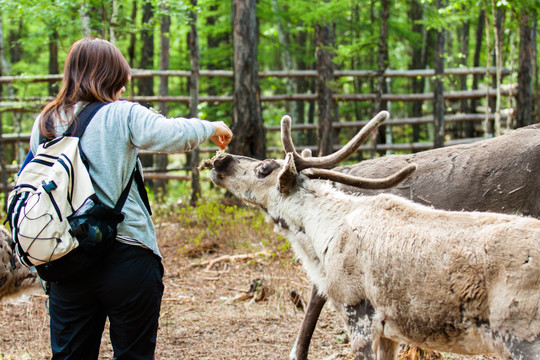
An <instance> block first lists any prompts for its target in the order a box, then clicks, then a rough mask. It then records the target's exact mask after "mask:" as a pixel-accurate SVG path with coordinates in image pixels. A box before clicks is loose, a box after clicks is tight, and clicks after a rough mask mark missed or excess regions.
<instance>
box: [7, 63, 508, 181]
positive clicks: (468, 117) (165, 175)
mask: <svg viewBox="0 0 540 360" xmlns="http://www.w3.org/2000/svg"><path fill="white" fill-rule="evenodd" d="M495 74H496V68H495V67H492V68H489V69H486V68H481V67H474V68H448V69H445V71H444V76H446V77H448V76H484V77H485V76H494V75H495ZM509 74H511V71H510V70H509V69H506V68H505V69H503V76H504V75H509ZM192 75H193V74H192V72H191V71H182V70H167V71H162V70H141V69H133V70H132V74H131V77H132V79H142V78H150V77H162V78H163V77H180V78H189V77H191V76H192ZM198 75H199V77H207V78H228V79H233V77H234V73H233V71H229V70H201V71H200V72H199V73H198ZM317 76H318V74H317V71H316V70H295V71H263V72H259V78H289V79H292V78H315V77H317ZM334 76H335V77H350V78H378V77H384V78H418V77H422V78H432V77H434V76H435V71H434V70H432V69H419V70H392V69H388V70H386V71H385V72H383V73H380V72H378V71H375V70H337V71H334ZM60 81H62V75H61V74H54V75H19V76H0V85H1V84H12V83H25V82H26V83H47V82H48V83H52V82H60ZM499 94H500V95H501V96H506V97H512V96H515V95H516V94H517V92H516V89H515V88H514V87H508V86H506V87H504V88H502V89H501V90H500V93H499ZM443 96H444V99H445V100H449V101H461V100H466V99H480V98H485V99H487V98H495V97H496V96H497V91H496V90H495V89H492V88H485V89H477V90H461V91H458V90H453V91H447V92H444V95H443ZM197 99H198V102H200V103H204V102H207V103H232V102H233V96H200V95H199V96H198V97H197ZM333 99H334V100H336V101H337V102H362V101H364V102H368V101H369V102H374V101H376V100H378V99H380V100H382V101H388V102H414V101H418V102H425V101H432V100H433V99H434V93H432V92H424V93H413V94H392V93H389V94H381V95H380V97H379V98H378V95H377V94H372V93H371V94H370V93H368V94H339V93H335V94H333ZM51 100H53V98H52V97H49V96H44V97H38V96H32V97H23V96H4V97H0V113H8V112H9V113H29V112H37V111H39V109H41V108H42V107H43V105H44V104H45V103H46V102H49V101H51ZM129 100H132V101H136V102H141V103H190V102H191V101H192V98H191V97H190V96H173V95H167V96H133V97H131V98H130V99H129ZM260 100H261V102H279V101H309V102H316V101H317V94H312V93H310V94H273V95H261V97H260ZM494 118H495V115H494V114H485V113H484V114H483V113H480V114H445V116H444V122H445V123H447V124H451V123H460V122H473V123H474V122H485V121H486V120H489V121H493V120H494ZM509 119H510V118H509V116H508V115H506V114H501V120H506V121H509ZM433 122H434V117H433V116H423V117H412V118H401V119H400V118H396V119H391V120H388V121H387V122H385V124H384V125H385V126H387V127H388V128H391V127H392V126H413V125H427V124H433ZM366 124H367V121H348V122H336V123H333V124H332V126H333V128H334V129H348V128H358V129H359V128H361V127H363V126H365V125H366ZM265 129H266V131H267V132H276V131H277V132H279V131H280V126H278V125H275V126H274V125H266V126H265ZM291 130H292V131H316V130H317V124H307V123H306V124H292V127H291ZM481 139H483V138H465V139H459V140H451V141H445V146H447V145H455V144H466V143H471V142H474V141H478V140H481ZM29 140H30V134H28V133H19V134H3V135H2V142H3V144H14V143H18V144H21V143H25V144H28V142H29ZM433 147H434V144H433V142H411V143H406V144H402V143H397V144H396V143H388V144H371V145H362V146H361V147H360V148H359V149H358V151H371V152H373V150H375V149H376V150H377V151H422V150H428V149H432V148H433ZM305 148H309V149H311V150H312V151H313V152H316V151H317V146H316V145H307V146H298V150H302V149H305ZM340 148H341V145H335V146H334V149H335V150H338V149H340ZM217 150H218V148H217V147H215V146H204V147H201V148H200V152H201V153H206V154H209V153H213V152H216V151H217ZM267 152H269V153H275V152H280V153H282V152H283V149H282V147H280V146H268V147H267ZM140 154H141V155H154V154H158V153H155V152H148V151H141V152H140ZM18 170H19V167H18V166H17V165H8V166H7V167H6V172H7V173H8V174H14V173H16V172H17V171H18ZM190 171H191V168H189V167H183V168H178V167H177V168H174V169H173V168H168V169H156V168H146V169H145V178H146V179H152V180H172V179H174V180H181V181H190V180H191V176H190V174H189V173H190ZM172 172H174V173H172ZM179 173H182V174H179ZM184 174H185V175H184ZM203 180H206V179H204V178H203Z"/></svg>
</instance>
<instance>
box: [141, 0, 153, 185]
mask: <svg viewBox="0 0 540 360" xmlns="http://www.w3.org/2000/svg"><path fill="white" fill-rule="evenodd" d="M153 16H154V6H153V4H152V2H145V3H144V6H143V16H142V23H143V30H142V31H141V42H142V51H141V61H140V67H141V69H153V68H154V31H153V27H152V26H150V24H151V23H152V22H153ZM138 85H139V91H138V94H139V95H146V96H153V95H154V78H152V77H149V78H142V79H139V84H138ZM143 105H144V106H147V107H150V105H151V104H149V103H143ZM141 162H142V164H143V166H144V167H153V165H154V159H153V156H152V155H149V156H141ZM146 184H147V185H148V186H150V187H153V186H154V183H153V181H146Z"/></svg>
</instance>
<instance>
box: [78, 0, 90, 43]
mask: <svg viewBox="0 0 540 360" xmlns="http://www.w3.org/2000/svg"><path fill="white" fill-rule="evenodd" d="M79 16H80V18H81V32H82V36H83V37H89V36H92V30H90V23H91V20H90V14H89V13H88V4H87V2H86V1H83V2H81V7H80V9H79Z"/></svg>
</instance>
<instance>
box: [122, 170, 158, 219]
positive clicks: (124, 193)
mask: <svg viewBox="0 0 540 360" xmlns="http://www.w3.org/2000/svg"><path fill="white" fill-rule="evenodd" d="M133 179H135V183H136V184H137V190H138V191H139V195H140V196H141V199H142V201H143V203H144V206H145V207H146V210H148V213H149V214H150V215H152V210H151V209H150V202H149V201H148V193H147V192H146V188H145V187H144V180H143V178H142V174H141V172H140V170H139V167H138V166H137V164H135V169H134V170H133V172H132V173H131V176H130V178H129V181H128V183H127V185H126V187H125V188H124V190H123V191H122V194H120V197H119V198H118V202H117V203H116V205H115V206H114V210H115V211H116V212H121V211H122V208H123V207H124V204H125V202H126V200H127V197H128V195H129V191H130V190H131V184H132V183H133Z"/></svg>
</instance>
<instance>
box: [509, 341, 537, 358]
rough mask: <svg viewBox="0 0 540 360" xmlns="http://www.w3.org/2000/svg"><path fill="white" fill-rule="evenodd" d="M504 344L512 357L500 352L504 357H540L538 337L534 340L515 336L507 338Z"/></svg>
mask: <svg viewBox="0 0 540 360" xmlns="http://www.w3.org/2000/svg"><path fill="white" fill-rule="evenodd" d="M504 344H505V347H506V350H507V351H508V352H509V353H510V354H511V357H505V356H504V355H506V354H499V356H501V358H503V359H531V360H538V359H540V338H536V339H535V340H534V341H533V342H528V341H524V340H522V341H520V340H517V339H515V338H513V339H507V340H505V341H504Z"/></svg>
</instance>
